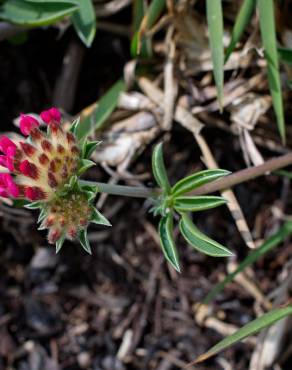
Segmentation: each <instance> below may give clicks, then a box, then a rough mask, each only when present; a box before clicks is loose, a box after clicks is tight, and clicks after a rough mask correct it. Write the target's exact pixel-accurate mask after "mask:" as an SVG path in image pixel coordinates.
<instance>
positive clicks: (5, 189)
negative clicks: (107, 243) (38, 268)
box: [0, 108, 109, 252]
mask: <svg viewBox="0 0 292 370" xmlns="http://www.w3.org/2000/svg"><path fill="white" fill-rule="evenodd" d="M40 117H41V119H42V120H43V121H44V122H45V123H46V124H47V125H48V127H47V132H46V133H45V132H43V131H41V130H40V122H39V121H38V120H37V119H36V118H34V117H32V116H29V115H24V114H21V117H20V130H21V132H22V134H23V135H25V136H27V138H26V139H25V138H23V140H20V141H19V142H14V141H12V140H11V139H9V138H8V137H7V136H2V137H0V151H2V153H3V155H1V156H0V165H1V166H2V167H6V168H7V170H8V171H9V173H0V196H1V197H6V198H7V197H12V198H24V199H26V200H28V201H30V202H32V203H30V204H29V205H28V206H27V207H28V208H39V209H40V210H41V214H40V217H39V220H40V221H42V225H41V228H42V229H43V228H47V229H49V232H48V240H49V242H50V243H56V245H57V249H60V246H61V245H62V243H63V241H64V239H65V238H67V239H71V240H72V239H75V238H79V239H80V241H81V244H82V245H83V247H84V248H85V249H86V250H87V251H88V252H89V251H90V248H89V246H88V241H87V238H86V228H87V226H88V224H89V222H90V221H93V222H97V221H98V222H97V223H103V224H109V223H108V221H107V220H106V219H104V218H103V216H102V215H100V214H97V213H96V212H97V211H96V210H95V209H94V207H93V206H92V204H91V203H92V199H93V198H94V196H95V194H96V187H89V188H88V186H86V187H84V186H81V185H80V183H79V180H78V175H79V174H80V173H82V172H83V171H84V170H85V169H87V168H89V167H90V166H91V165H92V164H93V162H91V161H89V160H88V159H86V155H88V154H89V150H87V149H86V148H90V150H91V151H92V148H94V145H93V144H95V143H86V142H85V143H83V146H82V147H81V146H80V144H79V142H78V140H77V138H76V136H75V135H74V133H72V132H70V131H66V130H65V129H64V128H62V126H61V114H60V112H59V111H58V109H56V108H51V109H49V110H47V111H44V112H42V113H41V114H40Z"/></svg>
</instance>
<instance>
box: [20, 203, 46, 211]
mask: <svg viewBox="0 0 292 370" xmlns="http://www.w3.org/2000/svg"><path fill="white" fill-rule="evenodd" d="M42 206H43V203H42V202H32V203H29V204H26V205H25V206H24V208H27V209H38V208H41V207H42Z"/></svg>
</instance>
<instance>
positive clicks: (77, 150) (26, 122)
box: [0, 108, 292, 271]
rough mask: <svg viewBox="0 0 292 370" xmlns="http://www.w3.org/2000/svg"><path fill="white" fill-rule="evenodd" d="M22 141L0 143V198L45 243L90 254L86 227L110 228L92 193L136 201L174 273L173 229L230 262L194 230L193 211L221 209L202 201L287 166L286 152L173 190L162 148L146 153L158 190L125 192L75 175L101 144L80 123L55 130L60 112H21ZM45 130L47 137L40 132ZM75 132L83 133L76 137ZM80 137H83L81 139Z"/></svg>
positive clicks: (198, 176) (219, 201)
mask: <svg viewBox="0 0 292 370" xmlns="http://www.w3.org/2000/svg"><path fill="white" fill-rule="evenodd" d="M19 122H20V124H19V126H20V131H21V133H22V134H23V135H24V136H25V137H23V139H20V140H17V141H16V140H11V139H10V138H9V137H8V136H2V137H0V150H1V152H2V153H3V154H2V155H1V156H0V165H1V166H2V167H4V168H6V171H5V172H2V173H0V196H1V197H4V198H7V197H11V198H13V199H14V200H19V199H20V200H22V201H25V202H26V203H25V207H26V208H29V209H39V211H40V213H39V217H38V222H40V227H39V229H48V241H49V243H51V244H55V245H56V251H57V252H58V251H60V249H61V248H62V246H63V243H64V241H65V239H69V240H79V242H80V244H81V245H82V247H83V248H84V249H85V250H86V251H87V252H88V253H91V248H90V245H89V242H88V238H87V228H88V225H89V224H90V223H91V222H92V223H96V224H101V225H105V226H110V225H111V224H110V222H109V221H108V220H107V219H106V218H105V216H103V215H102V214H101V213H100V212H99V211H98V210H97V209H96V208H95V206H94V199H95V197H96V195H97V193H98V192H105V193H108V194H114V195H122V196H131V197H133V196H134V197H142V198H148V199H149V200H151V203H152V208H151V211H152V212H153V214H154V216H158V217H159V218H160V221H159V225H158V234H159V237H160V244H161V248H162V251H163V253H164V256H165V258H166V260H167V261H168V262H169V263H170V264H171V265H172V266H173V267H174V268H175V269H176V270H177V271H180V266H179V255H178V251H177V247H176V243H175V240H174V237H173V231H174V225H175V222H176V221H179V230H180V233H181V235H182V237H183V238H184V240H185V241H186V242H187V243H188V244H189V245H190V246H191V247H193V248H194V249H195V250H197V251H199V252H201V253H204V254H207V255H209V256H213V257H228V256H230V255H231V254H232V253H231V252H230V251H229V249H227V248H226V247H225V246H223V245H221V244H220V243H218V242H216V241H214V240H212V239H211V238H209V237H208V236H207V235H205V234H204V233H202V232H201V231H200V230H199V229H198V228H197V226H196V225H195V224H194V222H193V220H192V217H191V215H190V213H191V212H198V211H204V210H208V209H212V208H215V207H218V206H220V205H223V204H225V202H226V201H225V199H224V198H222V197H221V196H211V195H206V194H209V193H212V192H214V191H218V190H221V189H226V188H228V187H230V186H233V185H236V184H238V183H241V182H243V181H247V180H249V179H250V178H254V177H257V176H260V175H262V174H264V173H266V171H267V170H274V169H277V168H281V167H283V166H285V165H287V164H289V163H291V161H292V159H291V154H288V155H285V156H283V157H279V158H277V159H272V160H270V161H268V162H266V163H265V164H264V165H260V166H257V167H254V168H250V169H246V170H243V171H239V172H238V173H234V174H232V175H230V173H229V172H228V171H226V170H221V169H210V170H204V171H201V172H197V173H194V174H192V175H190V176H187V177H185V178H183V179H181V180H179V181H178V182H177V183H176V184H174V185H173V186H172V185H171V184H170V181H169V179H168V176H167V172H166V168H165V164H164V159H163V152H162V144H158V145H157V146H156V147H155V149H154V151H153V155H152V170H153V175H154V178H155V180H156V182H157V185H158V188H153V189H151V188H146V187H142V188H139V187H130V186H121V185H111V184H106V183H100V182H90V181H86V180H83V179H81V178H80V176H81V175H82V174H83V173H84V172H85V171H86V170H87V169H88V168H90V167H91V166H93V165H95V163H94V162H92V161H91V160H90V159H89V158H90V156H91V154H92V153H93V151H94V150H95V149H96V147H97V145H98V144H99V142H97V141H90V142H89V141H87V139H86V136H87V135H86V132H85V131H86V129H84V127H83V126H82V123H81V122H80V120H79V119H77V120H75V121H74V122H73V123H72V125H71V126H70V128H69V129H66V128H65V127H64V126H62V124H61V114H60V112H59V110H58V109H56V108H50V109H49V110H47V111H43V112H41V113H40V115H39V117H38V118H35V117H34V116H31V115H24V114H22V115H21V117H20V120H19ZM41 124H43V125H47V132H44V131H43V130H41V128H40V126H41ZM80 132H81V134H80ZM84 132H85V133H84Z"/></svg>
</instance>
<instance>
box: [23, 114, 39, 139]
mask: <svg viewBox="0 0 292 370" xmlns="http://www.w3.org/2000/svg"><path fill="white" fill-rule="evenodd" d="M39 125H40V124H39V122H38V121H37V120H36V119H35V118H34V117H32V116H25V115H24V114H21V118H20V123H19V126H20V131H21V132H22V133H23V135H25V136H28V135H29V134H30V133H31V131H32V130H33V129H35V128H38V127H39Z"/></svg>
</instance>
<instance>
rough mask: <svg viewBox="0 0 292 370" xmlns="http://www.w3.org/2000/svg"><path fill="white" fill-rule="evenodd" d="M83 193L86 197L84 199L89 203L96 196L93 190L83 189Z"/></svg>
mask: <svg viewBox="0 0 292 370" xmlns="http://www.w3.org/2000/svg"><path fill="white" fill-rule="evenodd" d="M84 194H85V197H86V199H87V201H88V202H89V203H91V202H92V201H93V200H94V199H95V197H96V192H95V191H94V192H93V191H84Z"/></svg>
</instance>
